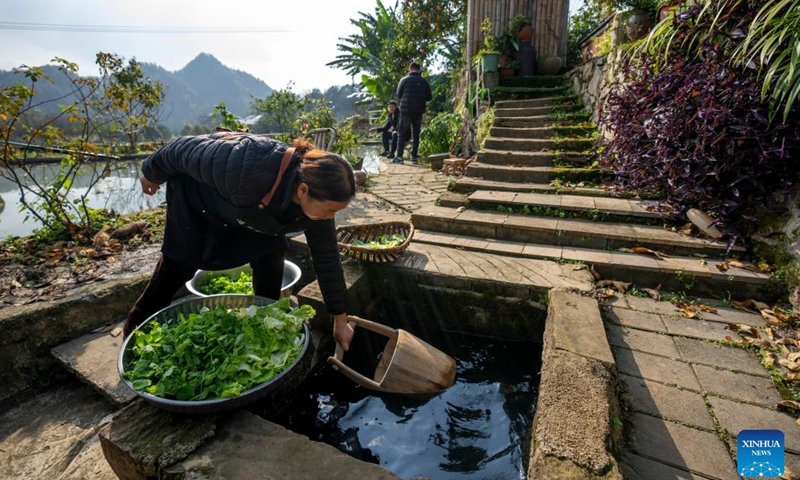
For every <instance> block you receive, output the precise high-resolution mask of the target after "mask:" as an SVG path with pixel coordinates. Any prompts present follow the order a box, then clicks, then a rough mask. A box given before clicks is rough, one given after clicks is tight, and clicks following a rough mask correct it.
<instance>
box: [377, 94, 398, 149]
mask: <svg viewBox="0 0 800 480" xmlns="http://www.w3.org/2000/svg"><path fill="white" fill-rule="evenodd" d="M387 108H388V109H389V115H387V117H386V124H385V125H384V126H382V127H372V128H370V129H369V131H370V132H380V133H381V141H382V142H383V153H381V157H394V151H395V150H396V149H397V116H398V115H399V113H400V112H398V111H397V102H395V101H394V100H389V106H388V107H387ZM390 145H391V148H390Z"/></svg>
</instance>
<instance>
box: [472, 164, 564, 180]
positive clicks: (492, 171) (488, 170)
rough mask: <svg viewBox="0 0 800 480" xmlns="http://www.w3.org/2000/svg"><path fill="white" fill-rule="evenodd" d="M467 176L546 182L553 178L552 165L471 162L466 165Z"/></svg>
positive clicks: (485, 178)
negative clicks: (521, 165) (529, 165)
mask: <svg viewBox="0 0 800 480" xmlns="http://www.w3.org/2000/svg"><path fill="white" fill-rule="evenodd" d="M467 176H468V177H477V178H483V179H484V180H494V181H498V182H512V183H513V182H521V183H548V182H550V181H551V180H552V179H553V167H507V166H503V165H491V164H485V163H477V162H472V163H471V164H470V165H469V166H468V167H467Z"/></svg>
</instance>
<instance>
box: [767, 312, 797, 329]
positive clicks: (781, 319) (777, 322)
mask: <svg viewBox="0 0 800 480" xmlns="http://www.w3.org/2000/svg"><path fill="white" fill-rule="evenodd" d="M761 316H762V317H763V318H764V320H766V321H767V323H768V324H769V325H773V326H776V327H785V326H787V325H789V323H791V322H790V319H789V317H788V316H787V315H785V314H783V313H781V312H780V311H777V310H761Z"/></svg>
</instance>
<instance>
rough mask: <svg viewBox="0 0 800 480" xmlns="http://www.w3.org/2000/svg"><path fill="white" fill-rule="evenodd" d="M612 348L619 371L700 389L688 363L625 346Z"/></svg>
mask: <svg viewBox="0 0 800 480" xmlns="http://www.w3.org/2000/svg"><path fill="white" fill-rule="evenodd" d="M613 350H614V357H615V358H616V359H617V368H619V371H620V373H626V374H628V375H631V376H634V377H639V378H644V379H647V380H655V381H657V382H660V383H666V384H670V385H678V386H680V387H683V388H689V389H692V390H696V391H700V384H699V383H697V379H696V378H695V376H694V372H692V368H691V366H690V365H689V364H688V363H685V362H681V361H680V360H673V359H671V358H666V357H660V356H658V355H651V354H649V353H644V352H637V351H634V350H628V349H626V348H619V347H613Z"/></svg>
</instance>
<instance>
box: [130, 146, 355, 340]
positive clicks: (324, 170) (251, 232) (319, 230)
mask: <svg viewBox="0 0 800 480" xmlns="http://www.w3.org/2000/svg"><path fill="white" fill-rule="evenodd" d="M165 182H166V184H167V225H166V229H165V231H164V243H163V245H162V247H161V258H160V259H159V260H158V263H157V264H156V268H155V271H154V272H153V275H152V277H151V278H150V282H149V284H148V285H147V287H146V288H145V290H144V292H143V293H142V295H141V296H140V297H139V299H138V300H137V301H136V303H135V304H134V306H133V308H132V309H131V310H130V312H129V313H128V317H127V318H126V320H125V327H124V330H123V331H124V333H125V336H128V335H130V333H131V332H132V331H133V329H134V328H136V327H137V326H138V325H140V324H141V323H142V322H144V321H145V320H147V318H149V317H150V316H151V315H152V314H154V313H156V312H157V311H159V310H161V309H162V308H164V307H166V306H168V305H169V303H170V301H171V299H172V297H173V296H174V295H175V293H176V292H177V291H178V289H179V288H180V287H181V286H182V285H183V284H184V283H186V281H187V280H189V279H191V278H192V276H193V275H194V273H195V272H196V271H197V269H198V268H200V269H204V270H223V269H227V268H234V267H237V266H240V265H243V264H245V263H248V262H249V263H250V265H251V267H252V268H253V289H254V290H255V294H256V295H259V296H263V297H267V298H274V299H277V298H279V295H280V290H281V286H282V285H281V283H282V279H283V264H284V257H285V251H286V248H287V247H288V241H287V239H286V234H287V233H291V232H304V233H305V236H306V240H307V242H308V248H309V250H310V251H311V258H312V260H313V265H314V272H315V273H316V275H317V279H318V281H319V285H320V290H322V296H323V299H324V301H325V306H326V308H327V310H328V312H329V313H331V314H332V315H333V318H334V325H333V338H334V340H336V341H337V342H339V343H340V344H341V345H342V346H343V347H344V348H345V350H347V348H349V345H350V341H351V339H352V338H353V329H352V328H351V327H350V326H349V325H348V324H347V314H346V312H345V310H346V308H347V286H346V285H345V281H344V272H343V270H342V264H341V260H340V258H339V249H338V245H337V239H336V225H335V223H334V215H335V214H336V212H337V211H339V210H341V209H343V208H345V207H347V205H348V204H349V203H350V200H351V199H352V198H353V196H354V195H355V192H356V185H355V179H354V178H353V169H352V167H351V166H350V164H349V163H348V162H347V161H346V160H345V159H344V158H342V157H341V156H339V155H337V154H335V153H331V152H326V151H323V150H320V149H318V148H316V147H314V145H312V144H311V143H309V142H307V141H305V140H295V141H294V143H293V145H291V146H290V145H287V144H285V143H282V142H278V141H276V140H273V139H271V138H268V137H264V136H259V135H252V134H249V133H238V132H219V133H213V134H211V135H199V136H189V137H181V138H178V139H177V140H174V141H172V142H170V143H168V144H167V145H165V146H164V147H162V148H161V149H159V150H158V151H157V152H155V153H154V154H152V155H150V156H149V157H148V158H147V159H146V160H145V161H144V163H143V164H142V177H141V178H140V183H141V186H142V191H143V192H144V193H145V194H147V195H153V194H155V192H156V191H157V190H158V189H159V188H160V185H161V184H163V183H165Z"/></svg>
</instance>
